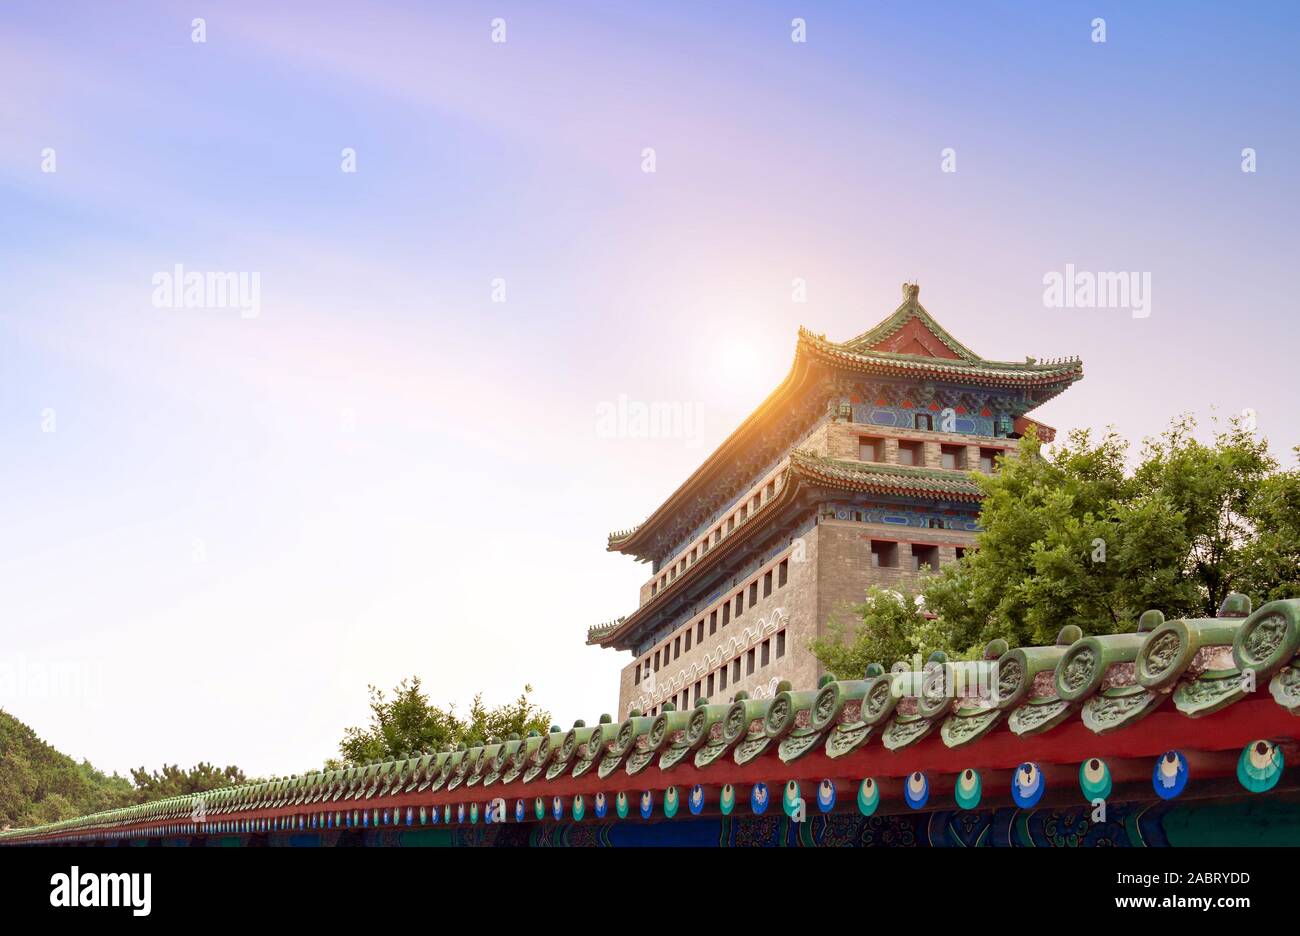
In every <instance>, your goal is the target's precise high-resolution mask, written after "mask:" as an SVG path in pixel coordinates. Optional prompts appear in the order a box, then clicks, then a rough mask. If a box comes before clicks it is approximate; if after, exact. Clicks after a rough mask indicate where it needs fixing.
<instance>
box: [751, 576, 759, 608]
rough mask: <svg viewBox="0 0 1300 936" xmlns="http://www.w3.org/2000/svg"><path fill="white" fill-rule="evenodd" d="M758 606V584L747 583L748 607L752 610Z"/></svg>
mask: <svg viewBox="0 0 1300 936" xmlns="http://www.w3.org/2000/svg"><path fill="white" fill-rule="evenodd" d="M756 604H758V582H750V583H749V606H750V607H751V608H752V607H754V605H756Z"/></svg>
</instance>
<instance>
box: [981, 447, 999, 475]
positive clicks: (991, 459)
mask: <svg viewBox="0 0 1300 936" xmlns="http://www.w3.org/2000/svg"><path fill="white" fill-rule="evenodd" d="M997 457H998V450H997V449H980V471H982V472H984V473H985V474H993V469H994V468H995V467H996V466H997Z"/></svg>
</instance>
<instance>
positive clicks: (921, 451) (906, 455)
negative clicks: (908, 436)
mask: <svg viewBox="0 0 1300 936" xmlns="http://www.w3.org/2000/svg"><path fill="white" fill-rule="evenodd" d="M898 463H899V464H900V465H914V466H920V465H924V464H925V443H924V442H899V443H898Z"/></svg>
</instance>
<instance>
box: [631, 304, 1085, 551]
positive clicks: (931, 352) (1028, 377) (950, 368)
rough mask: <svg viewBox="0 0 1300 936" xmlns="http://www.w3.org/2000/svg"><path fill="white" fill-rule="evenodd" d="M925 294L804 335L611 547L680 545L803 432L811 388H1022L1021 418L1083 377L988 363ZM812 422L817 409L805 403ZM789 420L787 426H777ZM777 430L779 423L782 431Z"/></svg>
mask: <svg viewBox="0 0 1300 936" xmlns="http://www.w3.org/2000/svg"><path fill="white" fill-rule="evenodd" d="M919 294H920V289H919V287H918V286H916V285H915V284H904V287H903V303H902V305H900V306H899V307H898V308H897V309H896V310H895V311H894V312H893V314H892V315H890V316H889V317H888V318H887V319H885V320H884V321H883V322H881V323H880V324H879V325H877V326H875V327H874V328H872V329H870V330H868V331H866V332H863V333H862V334H861V335H858V336H857V337H856V338H852V339H850V340H849V341H845V342H842V343H837V342H833V341H828V340H827V339H826V337H825V336H824V335H816V334H813V333H812V332H810V331H808V330H807V329H805V328H800V329H799V334H798V340H797V341H796V343H795V354H794V363H793V364H792V365H791V368H790V373H789V374H788V375H787V376H786V378H785V380H784V381H783V382H782V383H781V385H780V386H778V387H777V388H776V389H775V390H774V391H773V392H772V393H771V394H770V395H769V396H768V398H767V399H766V400H764V401H763V402H762V403H761V404H759V406H758V408H757V409H756V410H755V411H754V412H753V413H752V414H750V416H749V417H748V418H747V419H746V420H745V421H744V422H743V423H741V424H740V426H739V428H737V429H736V431H735V432H733V433H732V434H731V435H730V436H728V437H727V439H726V440H725V441H724V442H723V443H722V444H721V445H720V446H718V448H717V450H716V451H715V452H714V453H713V454H712V455H710V456H709V457H708V459H706V460H705V462H704V464H702V465H701V466H700V467H699V468H698V469H696V470H695V472H694V473H693V474H692V475H691V476H690V477H689V478H687V479H686V481H685V482H684V483H683V484H682V485H681V487H679V488H678V489H677V490H676V491H674V492H673V493H672V494H671V495H670V496H669V497H668V499H667V500H666V501H664V502H663V504H661V505H660V506H659V507H658V508H657V509H656V510H655V511H654V512H653V513H652V514H651V515H650V516H649V517H648V518H647V519H646V520H645V522H644V523H641V524H640V525H638V526H636V527H634V528H632V529H631V530H624V531H621V532H617V533H612V534H610V537H609V544H608V548H609V549H610V550H611V551H614V552H621V553H626V554H628V555H632V556H636V557H637V558H639V559H643V560H646V559H652V558H656V557H658V556H661V555H662V554H663V553H664V552H665V550H667V549H669V548H671V546H672V545H673V544H675V543H677V542H680V541H681V540H682V539H683V538H684V537H685V536H686V535H687V534H688V533H689V531H690V530H691V529H693V528H694V527H695V526H696V525H698V523H699V522H701V519H702V517H704V516H707V515H708V514H709V513H711V512H712V511H714V510H716V509H720V508H721V507H722V506H724V503H723V501H725V499H726V498H727V497H728V496H729V495H732V494H734V492H735V490H736V488H737V486H738V484H739V482H738V481H737V479H736V477H734V476H735V475H736V473H737V471H740V472H742V473H743V472H744V471H745V470H749V469H750V468H752V466H754V465H755V464H760V463H762V462H763V461H764V460H765V459H766V460H769V461H770V460H771V459H772V458H775V457H776V456H777V455H778V454H779V453H780V451H781V449H782V448H784V447H788V446H789V445H792V444H793V443H794V442H795V441H796V439H797V438H798V435H799V434H800V433H801V432H802V431H804V430H806V428H807V425H806V424H805V423H804V422H802V421H801V420H799V419H790V418H789V417H790V415H791V414H792V413H795V412H799V411H801V406H803V404H805V403H806V400H805V399H804V398H805V397H807V396H808V395H809V394H810V392H811V390H813V389H814V388H816V387H817V386H819V385H821V384H822V382H823V381H824V380H825V379H826V378H828V377H830V378H834V377H844V376H849V377H852V376H864V377H880V378H893V379H912V380H915V379H921V380H932V381H938V382H947V383H956V384H963V385H968V386H982V387H988V388H990V389H998V388H1001V389H1007V390H1016V391H1020V392H1021V393H1022V395H1023V402H1022V404H1021V406H1022V411H1021V412H1018V413H1016V414H1015V415H1016V416H1017V417H1023V415H1024V413H1025V412H1028V411H1029V410H1032V409H1033V408H1035V407H1037V406H1039V405H1040V404H1042V403H1044V402H1046V401H1047V400H1050V399H1051V398H1052V397H1054V396H1056V395H1057V394H1058V393H1060V392H1061V391H1063V390H1065V389H1066V388H1067V387H1069V386H1070V384H1072V383H1074V382H1075V381H1076V380H1080V379H1082V377H1083V363H1082V362H1081V361H1080V360H1079V359H1078V358H1061V359H1057V360H1052V361H1044V362H1041V363H1040V362H1038V361H1036V360H1035V359H1033V358H1026V359H1025V360H1024V361H1023V362H1014V361H991V360H986V359H984V358H981V357H979V355H977V354H975V353H974V352H973V351H971V350H970V349H969V348H967V347H966V346H965V345H963V344H961V342H959V341H957V340H956V339H955V338H953V337H952V336H951V335H950V334H948V332H947V331H946V330H944V328H943V327H942V326H940V325H939V323H938V322H936V321H935V320H934V318H933V317H932V316H931V315H930V313H929V312H927V311H926V310H925V308H924V307H923V306H922V305H921V303H920V301H919ZM802 411H803V412H805V413H806V415H807V417H808V418H814V417H815V415H816V411H815V408H807V407H806V406H803V410H802ZM782 420H784V424H781V422H782ZM778 424H780V425H778Z"/></svg>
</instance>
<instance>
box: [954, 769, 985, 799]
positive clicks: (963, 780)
mask: <svg viewBox="0 0 1300 936" xmlns="http://www.w3.org/2000/svg"><path fill="white" fill-rule="evenodd" d="M981 792H983V791H982V788H981V783H980V775H979V771H978V770H971V769H970V768H969V767H967V768H966V769H965V770H963V771H962V772H961V773H960V774H958V775H957V785H956V786H955V787H954V788H953V798H954V799H956V800H957V805H958V806H959V807H960V808H961V809H975V808H976V807H978V806H979V804H980V794H981Z"/></svg>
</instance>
